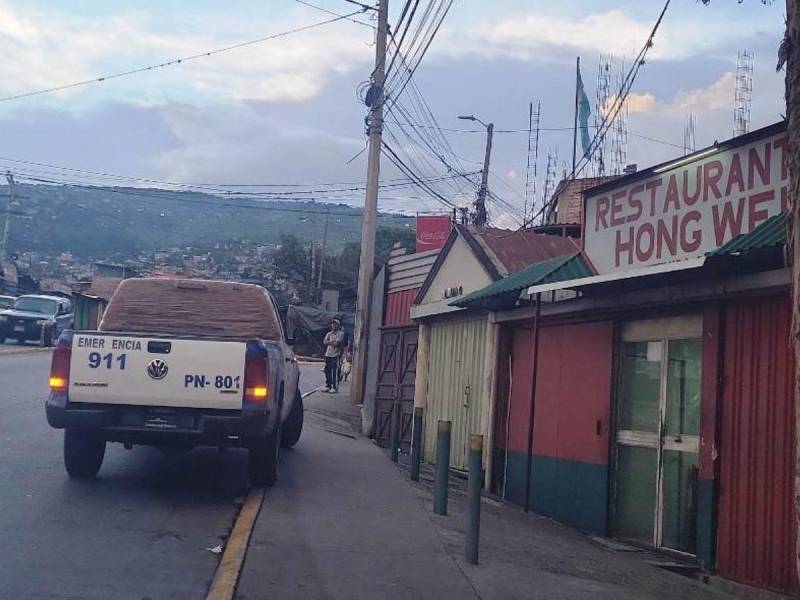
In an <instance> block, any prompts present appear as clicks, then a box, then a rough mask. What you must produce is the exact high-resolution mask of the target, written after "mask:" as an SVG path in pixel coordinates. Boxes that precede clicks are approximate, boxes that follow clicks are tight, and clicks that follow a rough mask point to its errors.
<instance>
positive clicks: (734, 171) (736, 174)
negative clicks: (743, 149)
mask: <svg viewBox="0 0 800 600" xmlns="http://www.w3.org/2000/svg"><path fill="white" fill-rule="evenodd" d="M734 184H736V185H738V186H739V192H740V193H741V192H743V191H744V177H742V160H741V159H740V158H739V153H738V152H735V153H734V155H733V156H732V157H731V166H730V169H729V170H728V185H726V186H725V195H726V196H730V195H731V189H732V188H733V186H734Z"/></svg>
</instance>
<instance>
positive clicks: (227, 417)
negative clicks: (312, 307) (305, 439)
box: [46, 279, 303, 485]
mask: <svg viewBox="0 0 800 600" xmlns="http://www.w3.org/2000/svg"><path fill="white" fill-rule="evenodd" d="M298 379H299V370H298V366H297V361H296V359H295V357H294V353H293V352H292V349H291V347H290V346H289V345H288V344H287V343H286V339H285V337H284V333H283V327H282V325H281V322H280V318H279V316H278V311H277V308H276V306H275V302H274V300H273V298H272V296H271V295H270V294H269V293H268V292H267V291H266V290H265V289H264V288H262V287H260V286H255V285H248V284H240V283H229V282H221V281H200V280H181V279H127V280H125V281H123V282H122V283H121V284H120V286H119V288H118V289H117V291H116V292H115V294H114V296H113V297H112V299H111V301H110V303H109V305H108V308H107V309H106V312H105V314H104V316H103V319H102V321H101V323H100V326H99V330H98V331H69V330H68V331H65V332H64V333H63V334H62V335H61V337H60V338H59V340H58V343H57V345H56V348H55V350H54V351H53V358H52V364H51V370H50V395H49V398H48V400H47V403H46V413H47V421H48V423H49V424H50V425H51V426H52V427H55V428H58V429H64V464H65V466H66V470H67V473H68V474H69V476H70V477H73V478H83V479H91V478H94V477H95V476H96V475H97V472H98V471H99V470H100V466H101V465H102V462H103V457H104V455H105V448H106V443H107V442H119V443H122V444H124V445H125V447H126V448H131V447H132V446H133V445H135V444H144V445H150V446H156V447H159V448H162V449H165V450H169V449H188V448H192V447H195V446H218V447H220V448H225V447H243V448H247V449H248V450H249V471H250V477H251V480H252V481H253V482H254V483H255V484H257V485H272V484H273V483H274V482H275V479H276V476H277V462H278V455H279V450H280V447H281V446H283V447H291V446H293V445H294V444H295V443H297V441H298V439H299V438H300V433H301V431H302V427H303V404H302V398H301V396H300V391H299V389H298Z"/></svg>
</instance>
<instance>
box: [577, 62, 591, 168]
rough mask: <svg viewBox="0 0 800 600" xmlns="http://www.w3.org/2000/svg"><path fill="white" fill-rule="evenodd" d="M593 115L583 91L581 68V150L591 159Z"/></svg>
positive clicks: (579, 118)
mask: <svg viewBox="0 0 800 600" xmlns="http://www.w3.org/2000/svg"><path fill="white" fill-rule="evenodd" d="M590 114H592V108H591V105H590V104H589V97H588V96H587V95H586V90H584V89H583V79H581V70H580V66H579V67H578V123H579V126H580V129H581V148H582V149H583V156H584V157H586V158H588V157H589V143H590V138H589V115H590Z"/></svg>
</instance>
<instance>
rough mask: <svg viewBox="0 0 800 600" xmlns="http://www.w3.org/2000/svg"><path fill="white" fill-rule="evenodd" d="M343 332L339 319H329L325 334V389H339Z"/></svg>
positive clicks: (335, 390) (331, 390) (334, 390)
mask: <svg viewBox="0 0 800 600" xmlns="http://www.w3.org/2000/svg"><path fill="white" fill-rule="evenodd" d="M344 339H345V338H344V332H343V331H342V330H341V323H340V322H339V319H334V320H333V321H331V330H330V331H329V332H328V333H326V334H325V339H323V341H322V344H323V345H324V346H325V391H326V392H337V391H339V358H340V357H341V356H342V348H343V347H344Z"/></svg>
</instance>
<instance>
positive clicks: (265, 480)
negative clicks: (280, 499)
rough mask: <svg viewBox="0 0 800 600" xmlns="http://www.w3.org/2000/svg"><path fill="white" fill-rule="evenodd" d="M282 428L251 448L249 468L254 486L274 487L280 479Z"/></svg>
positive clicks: (277, 428)
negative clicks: (279, 457) (279, 463)
mask: <svg viewBox="0 0 800 600" xmlns="http://www.w3.org/2000/svg"><path fill="white" fill-rule="evenodd" d="M280 431H281V428H280V427H276V428H275V431H274V432H273V433H272V435H270V436H268V437H267V438H266V439H264V440H261V441H259V442H256V444H255V445H253V446H251V447H250V450H249V452H248V456H247V468H248V471H249V473H250V482H251V483H252V484H253V485H264V486H266V487H272V486H273V485H275V481H277V479H278V456H279V454H280V447H281V434H280Z"/></svg>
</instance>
